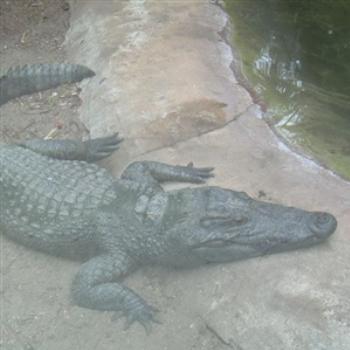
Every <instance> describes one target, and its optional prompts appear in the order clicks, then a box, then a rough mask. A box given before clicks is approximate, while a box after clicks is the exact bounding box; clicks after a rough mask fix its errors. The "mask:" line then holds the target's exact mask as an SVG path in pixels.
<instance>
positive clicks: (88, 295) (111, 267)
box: [72, 254, 158, 333]
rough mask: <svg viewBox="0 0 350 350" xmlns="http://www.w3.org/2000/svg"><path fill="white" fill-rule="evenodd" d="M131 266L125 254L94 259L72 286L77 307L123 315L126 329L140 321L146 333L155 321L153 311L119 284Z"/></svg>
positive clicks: (84, 267) (153, 309)
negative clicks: (115, 312)
mask: <svg viewBox="0 0 350 350" xmlns="http://www.w3.org/2000/svg"><path fill="white" fill-rule="evenodd" d="M132 269H133V263H132V261H131V259H130V258H128V257H126V256H124V255H122V254H121V255H118V256H114V255H113V256H112V255H103V256H98V257H95V258H93V259H91V260H89V261H88V262H86V263H85V264H83V265H82V266H81V268H80V271H79V272H78V274H77V275H76V277H75V280H74V282H73V287H72V294H73V299H74V301H75V302H76V304H77V305H79V306H81V307H85V308H89V309H96V310H101V311H118V312H119V311H120V312H122V313H123V314H124V315H125V316H126V325H125V328H128V327H129V326H130V325H131V324H132V323H134V322H135V321H138V322H140V323H141V324H142V325H143V327H144V328H145V330H146V332H147V333H148V332H149V331H150V330H151V323H152V322H158V321H157V320H156V319H155V317H154V316H155V313H156V311H157V310H156V309H155V308H153V307H152V306H150V305H148V304H147V303H146V301H144V300H143V299H142V298H141V297H140V296H138V295H137V294H136V293H135V292H133V291H132V290H131V289H129V288H127V287H125V286H123V285H122V284H120V283H119V282H118V280H120V279H122V278H123V277H124V276H125V275H126V274H127V273H129V272H130V270H132Z"/></svg>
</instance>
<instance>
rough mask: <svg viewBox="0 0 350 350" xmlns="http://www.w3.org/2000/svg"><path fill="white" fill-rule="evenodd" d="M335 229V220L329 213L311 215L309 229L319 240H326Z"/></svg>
mask: <svg viewBox="0 0 350 350" xmlns="http://www.w3.org/2000/svg"><path fill="white" fill-rule="evenodd" d="M336 228H337V220H336V218H335V217H334V216H333V215H332V214H329V213H321V212H320V213H312V215H311V220H310V229H311V231H312V232H313V233H315V234H316V235H317V236H318V237H319V238H327V237H328V236H329V235H331V234H332V233H333V232H334V231H335V229H336Z"/></svg>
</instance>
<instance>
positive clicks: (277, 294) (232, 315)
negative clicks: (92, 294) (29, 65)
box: [4, 0, 350, 350]
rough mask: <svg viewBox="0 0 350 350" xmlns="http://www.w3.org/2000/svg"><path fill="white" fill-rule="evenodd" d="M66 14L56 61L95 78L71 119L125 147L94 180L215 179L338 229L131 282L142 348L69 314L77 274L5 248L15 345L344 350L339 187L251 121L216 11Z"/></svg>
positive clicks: (346, 191) (89, 8) (157, 6)
mask: <svg viewBox="0 0 350 350" xmlns="http://www.w3.org/2000/svg"><path fill="white" fill-rule="evenodd" d="M71 5H72V17H71V29H70V31H69V32H68V35H67V37H66V48H67V51H68V52H69V54H70V55H71V58H72V61H74V62H79V63H81V64H85V65H87V66H89V67H91V68H92V69H94V70H95V71H96V72H97V76H96V77H95V78H94V79H92V80H91V81H89V82H83V83H82V84H81V86H82V88H83V91H82V93H81V98H82V99H83V104H82V106H81V109H80V115H81V118H82V119H83V122H84V123H85V124H86V125H87V126H88V128H89V129H90V131H91V133H92V136H94V137H95V136H100V135H102V134H106V133H112V132H114V131H120V132H121V134H122V135H123V137H124V138H125V142H124V144H123V145H122V147H121V149H120V151H119V152H118V154H116V155H115V156H114V157H113V158H111V159H110V160H108V161H106V162H104V165H105V166H107V167H108V168H109V169H111V170H112V171H113V172H114V173H115V174H116V175H117V174H119V173H120V171H121V169H123V168H124V167H125V166H126V165H127V164H128V163H129V162H130V161H131V160H137V159H148V160H157V161H166V162H169V163H174V164H187V163H188V162H190V161H193V162H194V164H195V165H197V166H215V168H216V171H215V172H216V177H215V178H214V179H212V180H210V182H209V183H210V184H211V185H214V184H215V185H220V186H222V187H228V188H233V189H236V190H243V191H246V192H247V193H248V194H249V195H251V196H253V197H260V198H262V199H265V200H268V201H270V200H271V201H274V202H277V203H282V204H285V205H293V206H297V207H301V208H304V209H307V210H324V211H330V212H331V213H332V214H334V215H335V216H336V217H337V219H338V222H339V227H338V229H337V232H336V233H335V234H334V235H333V237H332V238H331V240H330V241H329V242H328V243H327V244H324V245H322V246H318V247H314V248H312V249H308V250H300V251H297V252H290V253H285V254H280V255H275V256H269V257H264V258H258V259H252V260H248V261H242V262H237V263H232V264H227V265H219V266H211V267H203V268H201V269H195V270H189V271H165V270H160V269H157V268H156V269H154V268H152V269H145V270H142V271H139V272H138V273H136V274H134V275H132V276H131V277H130V279H128V280H127V283H128V284H129V285H130V286H131V287H133V288H135V289H136V290H138V291H140V292H141V293H142V295H143V296H144V297H146V298H147V300H149V301H150V302H152V304H153V305H155V306H157V307H158V308H159V309H160V310H161V314H160V315H161V319H162V322H163V324H162V325H159V326H156V327H155V328H154V330H153V332H152V334H151V335H150V336H146V335H145V333H144V330H143V329H142V328H141V327H133V328H132V329H130V330H128V331H123V330H122V325H121V324H120V322H118V323H114V322H112V321H111V317H110V314H109V313H100V312H93V311H89V310H84V309H80V308H78V307H76V306H73V305H69V303H68V300H69V286H70V281H71V278H72V277H73V275H74V273H75V272H76V271H77V269H78V268H79V264H75V263H74V262H69V261H65V260H62V259H56V258H52V257H46V256H44V255H40V254H38V253H33V252H32V251H28V250H25V249H22V248H18V249H19V250H18V251H19V252H20V254H19V255H20V256H18V259H14V258H13V257H12V258H11V256H5V257H4V259H5V260H4V261H5V262H6V267H7V270H8V268H9V266H10V265H11V264H14V265H15V266H16V271H17V274H18V275H19V276H21V277H23V279H22V280H21V282H20V283H19V284H18V287H17V288H13V289H12V294H11V304H10V307H9V308H10V309H9V310H8V311H7V312H8V314H10V315H11V305H12V306H13V308H14V310H13V312H12V315H14V313H15V310H19V309H23V310H25V312H24V313H23V314H21V315H20V316H18V317H17V319H16V320H15V319H14V316H12V318H11V322H12V323H11V325H12V329H13V328H14V326H13V325H14V324H15V325H16V328H15V329H20V330H21V334H20V335H18V337H21V338H24V339H30V344H32V346H33V348H35V349H36V350H44V349H50V350H51V349H53V350H54V349H60V350H69V349H87V350H90V349H91V350H92V349H96V348H98V349H100V350H109V349H116V348H118V349H130V350H134V349H135V350H136V349H137V350H139V349H153V350H160V349H162V350H165V349H167V350H175V349H176V350H177V349H186V350H187V349H191V350H197V349H198V350H199V349H201V350H211V349H215V350H220V349H236V350H242V349H244V350H256V349H262V350H269V349H271V350H272V349H273V350H274V349H300V350H301V349H311V350H316V349H317V350H319V349H325V350H326V349H327V350H345V349H348V348H349V347H350V336H349V335H350V316H349V315H350V301H349V300H350V298H349V296H350V264H349V258H350V245H349V242H350V236H349V227H350V209H349V208H350V185H349V183H346V182H344V181H343V180H341V179H339V178H338V177H336V176H334V175H333V174H332V173H330V172H329V171H327V170H324V169H322V168H320V167H319V166H317V165H316V164H314V163H312V162H310V161H308V160H305V159H304V158H302V157H301V156H298V155H295V154H293V153H292V152H290V151H289V150H288V149H287V148H286V147H285V146H284V145H283V144H282V143H281V142H280V141H279V140H278V139H277V138H276V137H275V135H274V134H273V132H272V131H271V130H270V129H269V128H268V127H267V125H266V124H265V123H264V121H263V120H261V119H259V118H257V116H258V115H259V111H258V110H257V108H256V106H254V105H253V103H252V102H251V100H250V98H249V95H248V94H247V92H246V91H245V90H244V89H243V88H242V87H241V86H240V85H239V84H238V83H237V82H236V80H235V78H234V76H233V73H232V71H231V70H230V67H229V66H230V63H231V59H232V55H231V49H230V47H229V46H228V45H226V43H225V42H224V41H223V40H222V35H220V33H221V32H222V31H223V30H224V29H225V26H226V24H227V23H226V22H227V18H226V16H225V14H224V13H223V12H222V10H221V9H220V8H219V7H217V6H215V5H214V4H211V3H210V2H209V1H205V0H203V1H194V0H193V1H192V0H190V1H186V2H184V1H142V0H130V1H128V2H121V1H117V0H114V1H112V0H111V1H97V0H96V1H83V0H78V1H74V2H73V1H72V2H71ZM28 261H31V263H32V264H33V266H35V267H36V268H35V270H33V271H32V270H31V266H30V265H28ZM27 275H28V277H27ZM9 278H10V277H9V276H8V275H6V276H5V283H4V285H6V281H7V280H8V279H9ZM24 289H25V290H26V291H27V295H26V300H24V299H23V298H22V295H23V290H24ZM28 291H29V292H28ZM5 295H6V288H5ZM33 315H34V316H33ZM28 319H30V322H28ZM6 349H7V348H6ZM8 349H12V348H10V347H9V348H8ZM13 349H21V348H20V347H13Z"/></svg>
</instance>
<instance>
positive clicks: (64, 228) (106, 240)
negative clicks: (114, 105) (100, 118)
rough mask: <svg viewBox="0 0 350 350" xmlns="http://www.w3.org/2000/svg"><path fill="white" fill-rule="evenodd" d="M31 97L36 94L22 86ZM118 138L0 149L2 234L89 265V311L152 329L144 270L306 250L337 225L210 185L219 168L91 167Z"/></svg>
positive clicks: (80, 300) (77, 294) (80, 295)
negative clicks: (138, 277) (141, 286)
mask: <svg viewBox="0 0 350 350" xmlns="http://www.w3.org/2000/svg"><path fill="white" fill-rule="evenodd" d="M23 91H29V90H26V89H24V90H22V92H23ZM120 142H121V139H119V138H118V136H117V135H113V136H110V137H106V138H100V139H95V140H89V141H85V142H81V141H74V140H31V141H26V142H23V143H20V144H17V145H3V146H1V147H0V209H1V210H0V231H1V232H3V233H4V234H6V235H7V236H8V237H10V238H12V239H14V240H16V241H18V242H19V243H22V244H24V245H26V246H28V247H31V248H34V249H38V250H41V251H45V252H48V253H50V254H55V255H63V256H69V257H73V258H81V257H83V258H84V259H85V260H86V259H88V260H87V261H86V262H85V263H84V264H83V265H82V266H81V268H80V271H79V272H78V274H77V276H76V277H75V279H74V281H73V285H72V295H73V298H74V300H75V301H76V303H77V304H78V305H80V306H82V307H86V308H90V309H98V310H108V311H120V312H122V314H124V315H125V316H126V317H127V323H126V326H129V325H130V324H132V323H133V322H135V321H138V322H140V323H141V324H142V325H143V326H144V327H145V329H146V331H149V330H150V328H151V324H152V322H155V321H156V318H155V313H156V310H155V309H154V308H153V307H152V306H150V305H148V304H147V302H146V301H144V300H143V299H142V298H141V297H140V296H139V295H138V294H136V293H135V292H134V291H132V290H131V289H129V288H127V287H125V286H124V285H123V284H122V280H123V278H124V277H125V276H126V275H128V274H129V273H130V272H132V271H134V270H135V269H136V268H137V267H139V266H144V265H147V264H159V265H165V266H175V267H194V266H198V265H201V264H207V263H223V262H230V261H234V260H239V259H246V258H250V257H254V256H259V255H265V254H271V253H276V252H282V251H286V250H290V249H297V248H304V247H307V246H310V245H314V244H317V243H320V242H322V241H324V240H326V239H327V238H328V237H329V236H330V235H331V234H332V233H333V232H334V231H335V229H336V225H337V222H336V219H335V218H334V217H333V216H332V215H331V214H328V213H319V212H314V213H312V212H307V211H305V210H301V209H296V208H291V207H284V206H282V205H276V204H270V203H265V202H261V201H257V200H254V199H252V198H250V197H249V196H248V195H247V194H245V193H243V192H236V191H232V190H228V189H222V188H219V187H207V186H206V187H200V188H186V189H181V190H176V191H170V192H165V191H164V190H163V189H162V187H161V183H162V182H164V181H183V182H190V183H203V182H205V181H206V180H207V179H208V178H209V177H211V176H212V170H213V169H212V168H195V167H193V165H192V164H189V165H188V166H171V165H167V164H162V163H158V162H147V161H144V162H135V163H132V164H131V165H129V166H128V167H127V169H126V170H125V171H124V172H123V174H122V176H121V178H120V179H119V180H117V179H115V178H114V177H113V176H112V175H111V174H109V173H108V171H107V170H105V169H102V168H100V167H98V166H97V165H94V164H90V163H89V162H91V161H95V160H99V159H102V158H104V157H106V156H108V155H110V154H111V153H112V152H113V151H114V150H116V149H117V148H118V146H119V143H120Z"/></svg>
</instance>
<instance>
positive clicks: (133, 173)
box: [121, 161, 214, 185]
mask: <svg viewBox="0 0 350 350" xmlns="http://www.w3.org/2000/svg"><path fill="white" fill-rule="evenodd" d="M213 170H214V168H195V167H194V166H193V164H192V163H190V164H188V165H187V166H180V165H175V166H174V165H168V164H164V163H159V162H151V161H143V162H134V163H131V164H130V165H129V166H128V167H127V168H126V169H125V170H124V172H123V174H122V176H121V178H122V179H126V180H132V181H137V182H140V183H147V184H149V185H152V184H153V185H154V184H159V183H161V182H165V181H179V182H190V183H203V182H205V181H206V180H207V179H208V178H210V177H213V176H214V175H213V173H212V171H213Z"/></svg>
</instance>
